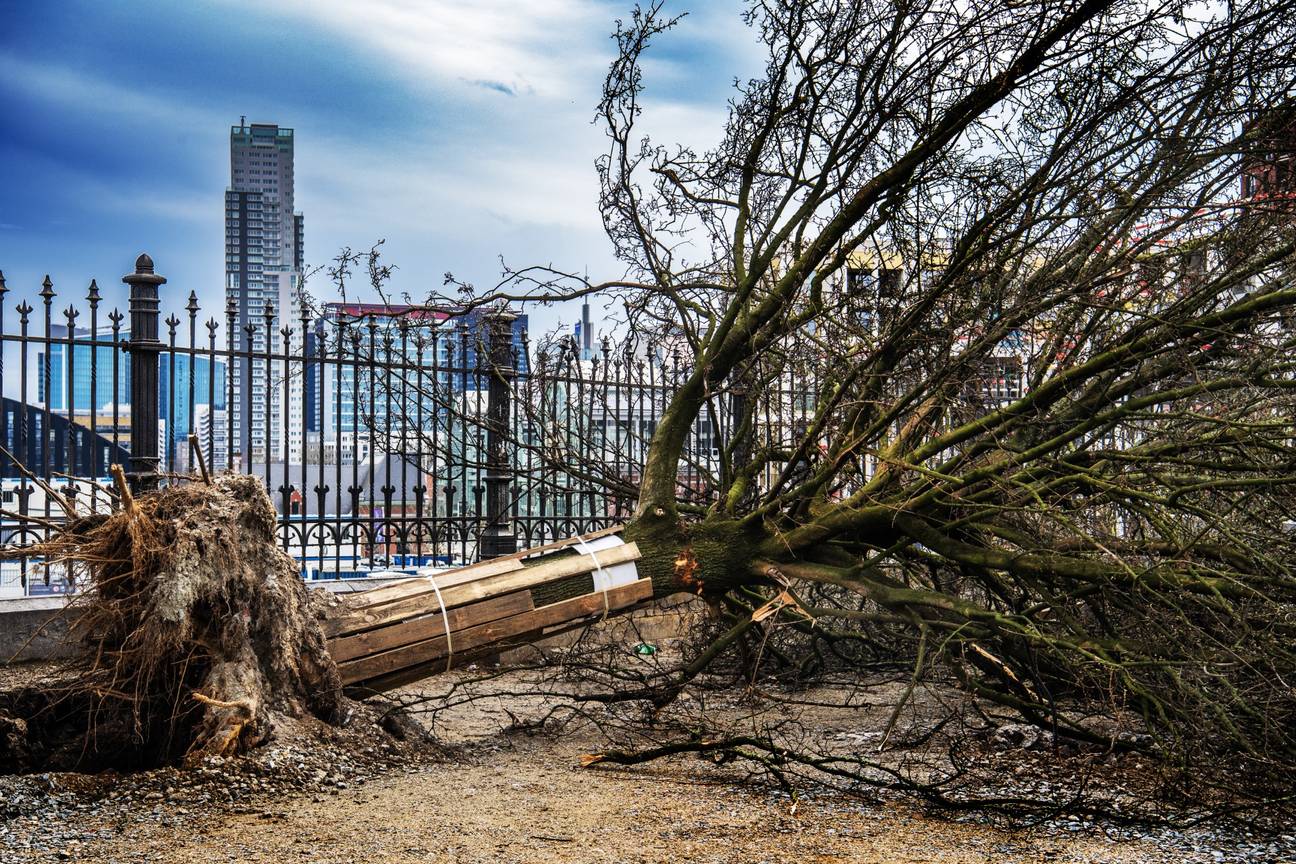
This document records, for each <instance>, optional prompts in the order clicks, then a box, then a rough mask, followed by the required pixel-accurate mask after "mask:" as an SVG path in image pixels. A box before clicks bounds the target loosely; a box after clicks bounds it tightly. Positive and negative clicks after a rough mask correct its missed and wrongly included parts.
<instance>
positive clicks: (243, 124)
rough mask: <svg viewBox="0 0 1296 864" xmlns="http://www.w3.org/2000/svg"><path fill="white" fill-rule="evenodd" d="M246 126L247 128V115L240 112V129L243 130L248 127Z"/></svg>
mask: <svg viewBox="0 0 1296 864" xmlns="http://www.w3.org/2000/svg"><path fill="white" fill-rule="evenodd" d="M246 128H247V115H246V114H240V115H239V129H240V130H242V129H246Z"/></svg>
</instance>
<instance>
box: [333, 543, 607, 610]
mask: <svg viewBox="0 0 1296 864" xmlns="http://www.w3.org/2000/svg"><path fill="white" fill-rule="evenodd" d="M624 530H625V526H624V525H614V526H612V527H611V528H603V529H601V530H599V531H594V532H591V533H589V534H582V535H581V536H580V538H579V539H578V538H576V537H568V538H566V539H563V540H555V541H554V542H552V543H546V544H544V545H543V546H533V547H532V548H530V549H523V550H521V551H518V552H513V553H511V554H509V555H505V556H502V557H500V558H491V559H490V560H488V561H478V562H476V563H475V564H468V565H466V566H464V567H457V568H455V569H454V570H450V571H447V572H446V573H443V574H439V575H438V576H437V577H436V580H437V586H438V587H440V588H442V589H444V588H445V587H447V586H449V585H460V584H462V583H464V582H469V581H472V580H474V579H480V578H483V577H485V576H493V575H495V574H498V573H508V572H510V571H513V570H520V569H522V567H523V566H525V565H524V564H523V563H522V562H523V559H525V558H529V557H532V556H534V555H539V554H541V553H543V552H554V551H557V550H559V549H566V548H567V547H569V546H575V545H577V543H578V542H580V541H585V542H588V541H590V540H596V539H598V538H599V537H606V536H608V535H609V534H618V533H620V532H622V531H624ZM600 560H601V559H600ZM429 593H435V592H433V591H432V588H431V583H430V580H429V577H427V576H415V577H412V578H410V579H403V580H401V581H400V582H396V583H393V584H391V585H384V586H382V587H381V588H371V589H369V590H368V591H357V592H355V593H353V594H344V595H339V596H341V597H342V598H343V602H344V603H345V604H346V605H347V606H348V607H350V608H352V609H358V608H361V607H366V606H376V605H378V604H380V603H390V602H393V601H395V600H401V599H404V598H405V597H412V596H417V595H420V594H429Z"/></svg>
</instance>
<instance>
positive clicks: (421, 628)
mask: <svg viewBox="0 0 1296 864" xmlns="http://www.w3.org/2000/svg"><path fill="white" fill-rule="evenodd" d="M616 530H619V529H609V530H607V531H602V532H599V533H598V534H595V535H587V536H586V537H584V538H573V539H572V540H568V541H562V542H559V543H552V544H549V545H547V546H542V547H538V548H536V549H528V550H525V551H522V552H518V553H516V554H514V555H510V556H508V557H505V558H495V559H492V560H490V561H483V562H480V563H478V564H473V565H470V566H468V567H463V568H460V569H458V570H453V571H450V572H446V573H439V574H432V575H429V576H427V577H416V578H413V579H407V580H402V581H400V582H396V583H393V584H391V585H386V586H383V587H381V588H374V589H372V590H370V591H361V592H357V593H355V594H352V595H348V596H346V597H345V598H343V603H342V604H341V605H340V606H339V607H338V608H337V609H336V610H335V612H334V613H333V614H332V615H331V616H330V617H329V618H328V619H326V620H325V622H324V632H325V635H326V636H328V640H329V642H328V647H329V653H330V654H331V655H332V657H333V659H334V661H335V662H336V663H337V664H338V669H339V670H340V671H341V673H342V683H343V684H344V685H346V686H348V687H351V688H353V689H362V690H369V691H381V690H386V689H390V688H392V687H397V686H400V685H401V684H406V683H409V682H410V681H415V680H418V679H420V678H424V677H428V676H431V675H436V674H438V673H440V672H444V671H446V670H448V669H449V668H451V667H452V666H454V665H457V664H458V663H462V662H467V661H469V660H471V659H473V658H474V657H479V656H481V655H482V654H483V653H486V652H488V651H490V650H492V649H498V648H499V647H500V646H501V644H503V643H507V642H509V641H521V640H525V639H533V638H539V637H541V636H544V635H550V634H552V633H554V632H559V631H561V630H564V629H568V628H570V627H573V626H579V625H581V624H583V623H585V622H586V621H588V620H590V619H594V618H598V617H600V616H603V615H607V614H610V613H613V612H618V611H622V610H625V609H628V608H629V607H631V606H634V605H635V604H637V603H639V602H641V601H643V600H647V599H648V598H650V597H652V582H651V580H649V579H639V578H637V574H636V573H635V570H634V565H633V562H634V561H636V560H638V558H639V548H638V547H637V546H636V545H635V544H634V543H622V542H621V541H620V539H619V538H617V537H615V536H614V532H615V531H616ZM592 541H593V542H592ZM546 553H547V554H546ZM627 565H628V566H627Z"/></svg>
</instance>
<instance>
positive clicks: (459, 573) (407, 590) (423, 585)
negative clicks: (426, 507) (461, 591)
mask: <svg viewBox="0 0 1296 864" xmlns="http://www.w3.org/2000/svg"><path fill="white" fill-rule="evenodd" d="M522 566H523V565H522V562H521V561H515V560H512V559H506V558H497V559H493V560H491V561H483V562H481V563H480V564H474V565H472V566H470V567H459V568H457V569H455V570H448V571H446V572H445V573H438V574H437V575H436V584H437V587H439V588H442V589H445V588H446V587H448V586H450V585H461V584H463V583H464V582H470V581H472V580H473V579H482V578H485V577H486V576H494V575H497V574H499V573H510V572H512V571H514V570H521V569H522ZM435 593H436V592H435V591H433V590H432V577H430V576H415V577H414V578H412V579H402V580H401V581H399V582H395V583H393V584H391V585H384V586H382V587H381V588H370V589H369V590H368V591H357V592H356V593H355V594H353V595H351V596H350V597H348V598H347V599H348V605H349V606H350V607H351V608H352V609H361V608H366V607H369V606H378V605H381V604H383V603H392V602H395V601H396V600H402V599H404V598H406V597H414V596H418V595H421V594H435Z"/></svg>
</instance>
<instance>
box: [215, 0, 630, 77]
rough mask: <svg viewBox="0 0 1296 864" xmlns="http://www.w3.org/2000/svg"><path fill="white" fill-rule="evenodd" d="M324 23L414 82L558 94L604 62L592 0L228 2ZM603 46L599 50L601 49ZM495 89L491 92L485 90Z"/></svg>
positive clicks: (598, 10) (601, 20)
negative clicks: (593, 37) (427, 81)
mask: <svg viewBox="0 0 1296 864" xmlns="http://www.w3.org/2000/svg"><path fill="white" fill-rule="evenodd" d="M227 2H231V3H235V4H238V5H241V6H244V7H246V8H247V9H248V10H249V11H251V12H253V13H255V14H258V15H278V16H284V17H288V18H292V19H296V20H298V21H299V22H300V23H301V24H303V25H306V26H312V27H322V28H324V29H326V30H329V31H333V32H335V33H338V34H341V35H343V36H345V38H347V39H348V40H354V41H355V42H357V43H359V46H360V47H362V48H363V49H364V50H367V51H375V52H378V53H379V54H380V55H381V56H382V57H383V58H385V60H386V61H387V62H389V63H391V64H393V66H392V71H393V72H395V73H396V74H398V75H402V76H405V77H408V78H411V79H415V80H423V81H426V80H429V79H430V80H432V81H434V82H437V83H440V84H443V85H444V84H449V83H452V82H458V83H462V84H466V85H469V86H473V85H476V86H480V87H482V88H483V89H485V90H488V91H489V90H507V91H511V92H513V93H532V92H534V93H536V94H538V95H540V96H542V97H547V98H553V97H562V96H564V95H566V94H567V93H569V92H570V90H571V88H572V85H573V82H576V81H579V80H581V79H582V78H583V77H584V76H585V74H586V73H588V72H589V70H591V69H599V68H603V67H604V66H605V64H606V60H607V59H608V58H607V51H610V43H608V42H606V40H604V45H600V44H599V43H598V42H595V41H592V40H591V39H590V38H589V37H591V36H594V35H597V34H600V33H602V34H603V35H606V31H607V29H608V26H607V17H608V16H607V12H606V9H605V8H604V7H601V6H599V5H598V4H596V3H594V2H591V0H527V2H525V3H521V2H517V0H473V2H462V0H459V2H456V0H368V2H363V3H357V2H354V0H281V2H279V3H277V4H275V5H274V6H273V7H268V6H267V5H266V4H265V3H263V2H259V0H227ZM601 47H605V50H604V51H600V50H599V49H600V48H601ZM491 95H494V94H491Z"/></svg>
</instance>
